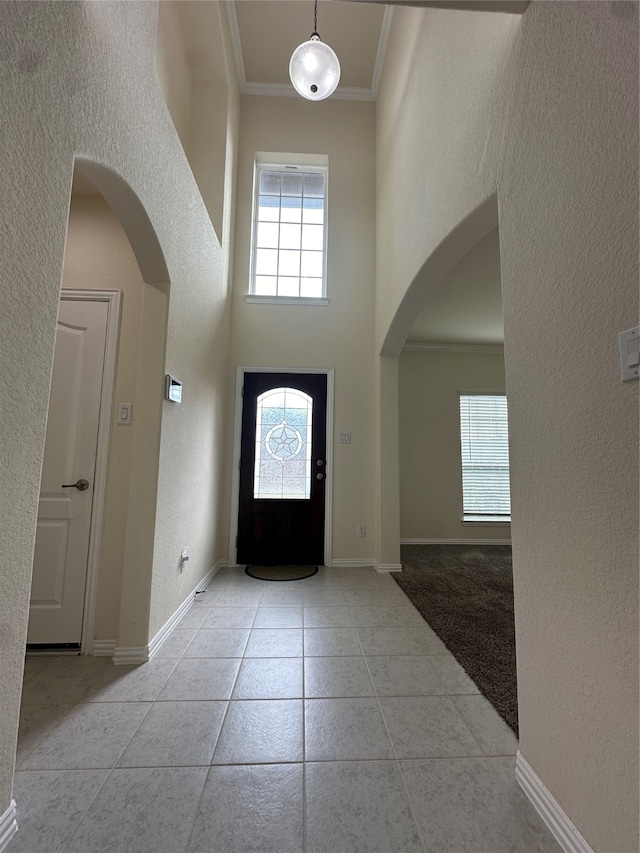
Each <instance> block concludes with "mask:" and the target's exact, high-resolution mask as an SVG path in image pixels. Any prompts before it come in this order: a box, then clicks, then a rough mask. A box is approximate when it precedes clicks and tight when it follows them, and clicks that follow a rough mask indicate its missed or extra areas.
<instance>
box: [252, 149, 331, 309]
mask: <svg viewBox="0 0 640 853" xmlns="http://www.w3.org/2000/svg"><path fill="white" fill-rule="evenodd" d="M312 159H314V160H319V161H320V160H324V161H325V163H326V157H315V158H312ZM254 186H255V192H254V204H253V235H252V251H251V283H250V293H249V297H255V300H252V301H278V302H280V301H295V302H310V303H320V304H324V303H326V301H327V300H326V295H327V284H326V243H327V240H326V235H327V229H326V213H327V166H326V165H315V164H310V163H300V164H298V163H285V162H281V163H273V162H269V163H267V162H262V161H259V160H257V161H256V169H255V180H254Z"/></svg>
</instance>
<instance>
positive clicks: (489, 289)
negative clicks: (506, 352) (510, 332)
mask: <svg viewBox="0 0 640 853" xmlns="http://www.w3.org/2000/svg"><path fill="white" fill-rule="evenodd" d="M503 341H504V329H503V323H502V289H501V279H500V243H499V239H498V229H497V228H496V229H495V230H494V231H492V232H491V233H490V234H488V235H487V236H486V237H485V238H484V239H482V240H480V242H479V243H477V244H476V245H475V246H474V247H473V248H472V249H471V250H470V251H469V252H468V253H467V254H466V255H465V256H464V257H463V258H462V259H461V260H460V261H459V262H458V263H457V264H456V266H455V267H454V268H453V269H452V270H451V272H450V273H449V275H448V276H446V278H445V279H444V281H443V282H442V283H441V285H440V286H439V287H438V288H437V289H436V290H435V291H434V292H433V293H431V294H430V295H429V297H428V299H427V301H426V303H425V305H424V307H423V309H422V311H421V312H420V314H419V315H418V317H417V318H416V321H415V323H414V324H413V326H412V328H411V331H410V332H409V335H408V337H407V344H408V345H409V346H412V345H413V346H415V345H418V344H434V345H446V346H450V345H459V344H462V345H464V344H471V345H474V346H477V345H484V346H487V345H490V346H501V345H502V343H503Z"/></svg>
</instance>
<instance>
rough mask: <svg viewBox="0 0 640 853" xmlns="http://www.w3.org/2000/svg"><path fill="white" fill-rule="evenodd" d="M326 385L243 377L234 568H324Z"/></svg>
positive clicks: (310, 377) (314, 377)
mask: <svg viewBox="0 0 640 853" xmlns="http://www.w3.org/2000/svg"><path fill="white" fill-rule="evenodd" d="M326 417H327V377H326V374H321V373H310V374H307V373H245V375H244V390H243V403H242V434H241V456H240V501H239V515H238V557H237V559H238V562H239V563H245V564H247V565H314V566H317V565H323V563H324V520H325V519H324V517H325V483H326V461H327V460H326V458H325V457H326Z"/></svg>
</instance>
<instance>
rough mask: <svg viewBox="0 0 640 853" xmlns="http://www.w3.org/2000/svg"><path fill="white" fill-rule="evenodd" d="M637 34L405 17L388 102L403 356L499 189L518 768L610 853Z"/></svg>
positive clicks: (629, 844) (390, 236)
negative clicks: (622, 335)
mask: <svg viewBox="0 0 640 853" xmlns="http://www.w3.org/2000/svg"><path fill="white" fill-rule="evenodd" d="M637 14H638V7H637V4H632V3H613V4H603V3H580V4H573V3H535V2H534V3H531V4H530V5H529V7H528V10H527V12H526V13H525V15H524V17H523V19H522V22H521V23H519V21H518V18H517V16H513V17H508V16H504V17H502V16H499V15H481V14H479V13H469V14H467V13H462V12H450V11H438V10H415V9H397V10H395V13H394V25H393V32H392V35H391V39H390V53H389V58H388V62H387V65H386V67H385V77H384V81H383V87H382V91H381V97H380V98H379V102H378V137H377V138H378V149H377V150H378V166H377V180H378V190H379V194H378V229H377V235H378V270H377V279H378V283H377V287H378V296H377V307H378V314H377V317H378V327H377V328H378V340H380V341H382V340H384V339H385V336H386V335H387V332H388V331H389V329H390V328H391V327H392V325H393V322H394V319H395V320H398V318H399V320H400V322H399V323H398V328H397V329H396V330H395V335H394V336H393V340H390V339H388V345H389V351H390V352H398V349H399V347H400V346H401V344H402V334H403V333H404V334H405V335H406V333H407V332H408V331H409V328H410V326H411V322H412V317H411V313H412V311H415V310H416V308H418V309H419V307H421V305H422V304H424V301H425V299H426V296H427V294H428V292H429V290H430V289H433V288H435V287H437V286H438V284H439V283H440V282H441V281H442V278H443V277H444V275H445V274H446V272H447V264H450V263H452V262H455V260H457V259H458V258H457V257H456V253H455V246H454V247H453V249H451V247H449V246H447V252H445V253H444V255H445V256H446V257H445V258H444V262H443V260H442V257H443V256H442V255H439V254H438V251H437V248H438V246H439V244H440V242H441V241H442V240H443V238H444V237H446V235H447V234H448V233H450V232H451V231H452V229H454V228H458V226H460V227H459V229H458V233H459V234H460V235H461V236H462V237H463V238H464V239H466V240H467V241H469V240H472V239H474V238H475V239H477V238H478V236H482V234H479V235H478V234H475V235H474V234H473V233H471V232H474V229H475V231H476V232H477V231H478V230H480V231H482V229H483V228H486V227H487V225H488V223H489V219H490V218H491V216H490V215H489V214H490V211H489V214H487V210H488V208H487V207H486V206H482V207H481V205H482V202H483V201H484V200H485V199H487V198H488V197H489V196H490V195H491V194H492V193H493V192H495V191H496V190H497V201H498V208H499V220H500V245H501V266H502V291H503V306H504V323H505V362H506V380H507V393H508V396H509V404H510V448H511V472H512V499H513V506H512V517H513V524H512V540H513V549H514V585H515V605H516V641H517V646H518V682H519V699H520V726H521V728H520V731H521V750H522V755H523V757H524V758H525V759H526V760H527V761H528V762H529V763H530V765H531V766H532V767H533V769H534V770H535V771H536V773H537V774H538V775H539V776H540V778H541V780H542V782H543V783H544V784H545V785H546V786H547V788H548V789H549V790H550V792H551V794H552V795H553V796H554V797H555V798H556V800H557V802H558V803H559V805H560V807H561V808H562V809H564V811H565V812H566V814H567V815H568V817H569V818H570V819H571V820H572V821H573V822H574V823H575V824H576V826H577V827H578V829H579V830H580V832H581V833H582V834H583V835H584V836H585V838H586V840H587V842H588V843H589V844H590V845H591V846H592V848H593V849H594V850H595V851H598V853H628V851H631V850H637V849H638V824H637V811H638V810H637V803H638V762H637V757H638V713H637V711H638V688H637V675H638V615H637V603H638V493H637V484H638V449H637V436H638V421H637V411H638V386H637V383H631V384H624V385H623V384H622V383H621V382H620V377H619V365H618V354H617V333H618V332H619V331H621V330H622V329H626V328H629V327H631V326H633V325H635V324H636V323H637V322H638V315H637V311H638V292H637V281H638V264H637V257H638V253H637V248H638V243H637V241H638V199H637V186H638V180H637V167H638V138H637V136H638V91H637V84H638V31H637ZM518 31H520V32H518ZM518 36H520V38H521V41H519V39H518ZM514 50H515V52H513V51H514ZM505 60H508V62H509V63H510V66H509V65H507V70H508V71H509V73H507V74H503V73H502V71H501V69H504V67H505V66H504V64H503V63H504V61H505ZM507 112H508V123H507V124H505V116H506V114H507ZM434 164H437V168H433V165H434ZM478 208H479V209H480V210H481V211H482V215H479V219H480V220H482V221H481V222H480V224H478V219H477V218H474V217H473V216H472V217H471V218H470V219H466V217H469V216H470V214H472V212H473V211H474V210H476V209H478ZM461 223H462V224H461ZM487 230H488V229H487ZM484 233H486V230H485V232H484ZM463 248H464V251H466V250H467V249H468V246H465V247H463ZM434 257H435V258H436V260H437V263H436V262H435V261H433V263H432V262H431V259H433V258H434ZM458 257H459V256H458ZM449 268H450V266H449ZM417 273H419V274H418V275H417ZM398 306H400V309H401V310H400V311H397V307H398ZM382 390H383V392H385V393H387V394H389V393H390V390H389V388H386V389H382ZM383 451H384V448H382V452H383ZM383 486H384V483H383Z"/></svg>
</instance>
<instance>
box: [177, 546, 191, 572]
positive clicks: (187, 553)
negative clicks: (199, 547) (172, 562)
mask: <svg viewBox="0 0 640 853" xmlns="http://www.w3.org/2000/svg"><path fill="white" fill-rule="evenodd" d="M190 559H191V548H189V546H188V545H186V546H185V547H184V548H183V549H182V552H181V554H180V571H181V572H183V571H184V564H185V563H188V562H189V560H190Z"/></svg>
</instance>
